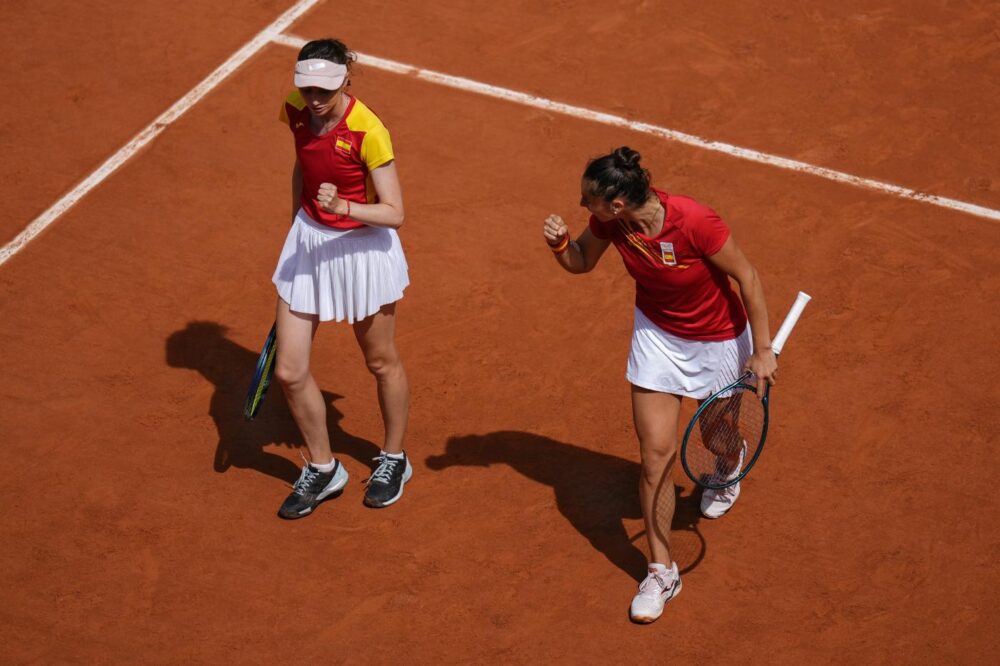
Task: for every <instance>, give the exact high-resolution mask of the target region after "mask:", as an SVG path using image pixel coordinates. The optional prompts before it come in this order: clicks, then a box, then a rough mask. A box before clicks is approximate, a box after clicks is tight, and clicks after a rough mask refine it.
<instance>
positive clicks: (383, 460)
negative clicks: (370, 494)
mask: <svg viewBox="0 0 1000 666" xmlns="http://www.w3.org/2000/svg"><path fill="white" fill-rule="evenodd" d="M372 460H375V461H377V462H378V467H376V468H375V471H374V472H372V475H371V476H369V477H368V480H367V481H366V482H365V483H389V482H391V481H392V473H393V472H395V471H396V465H399V464H402V463H403V461H405V460H406V459H405V458H401V459H399V460H397V459H396V458H390V457H389V456H387V455H386V454H384V453H380V454H379V455H378V456H376V457H374V458H372Z"/></svg>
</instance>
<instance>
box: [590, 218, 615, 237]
mask: <svg viewBox="0 0 1000 666" xmlns="http://www.w3.org/2000/svg"><path fill="white" fill-rule="evenodd" d="M587 224H588V225H589V226H590V233H592V234H594V236H595V237H596V238H600V239H601V240H608V239H609V238H611V235H610V234H609V233H608V231H607V229H606V228H605V226H604V225H603V224H601V222H600V220H598V219H597V218H596V217H595V216H593V215H591V216H590V222H588V223H587Z"/></svg>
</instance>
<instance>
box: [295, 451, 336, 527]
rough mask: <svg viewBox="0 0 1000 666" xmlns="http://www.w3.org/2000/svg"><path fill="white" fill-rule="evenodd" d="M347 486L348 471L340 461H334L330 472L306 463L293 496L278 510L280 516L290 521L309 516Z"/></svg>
mask: <svg viewBox="0 0 1000 666" xmlns="http://www.w3.org/2000/svg"><path fill="white" fill-rule="evenodd" d="M346 485H347V470H346V469H344V466H343V465H341V464H340V461H339V460H334V467H333V470H332V471H330V472H321V471H320V470H319V469H317V468H316V467H313V465H312V463H306V465H305V467H303V468H302V474H300V475H299V480H298V481H296V482H295V485H294V486H292V492H291V494H290V495H289V496H288V497H287V498H286V499H285V501H284V503H283V504H282V505H281V508H280V509H278V515H279V516H281V517H282V518H288V519H294V518H303V517H305V516H308V515H309V514H310V513H312V511H313V509H315V508H316V507H317V506H319V503H320V502H322V501H323V500H325V499H328V498H329V497H331V496H332V495H334V494H335V493H339V492H340V491H341V490H343V489H344V486H346Z"/></svg>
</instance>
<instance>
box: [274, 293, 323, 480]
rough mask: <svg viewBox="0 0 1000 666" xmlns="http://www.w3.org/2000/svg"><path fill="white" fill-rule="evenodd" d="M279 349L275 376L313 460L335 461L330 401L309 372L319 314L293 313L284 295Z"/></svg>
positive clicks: (280, 302)
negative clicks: (328, 421)
mask: <svg viewBox="0 0 1000 666" xmlns="http://www.w3.org/2000/svg"><path fill="white" fill-rule="evenodd" d="M276 319H277V324H278V352H277V362H276V363H275V366H274V377H275V379H277V380H278V383H279V384H281V388H282V389H283V390H284V392H285V398H286V399H287V400H288V407H289V409H291V411H292V417H293V418H294V419H295V424H296V425H298V427H299V430H300V431H301V432H302V439H304V440H305V443H306V447H307V448H308V449H309V456H310V457H311V458H312V462H313V463H315V464H317V465H325V464H327V463H329V462H330V461H332V460H333V453H332V452H331V451H330V434H329V433H328V432H327V429H326V403H324V402H323V393H322V392H321V391H320V390H319V386H317V384H316V380H315V379H313V376H312V373H311V372H310V371H309V356H310V353H311V352H312V341H313V337H314V336H315V335H316V328H317V327H318V326H319V317H317V316H316V315H307V314H302V313H300V312H292V311H291V310H289V308H288V303H285V302H284V301H283V300H281V299H280V298H279V299H278V311H277V317H276Z"/></svg>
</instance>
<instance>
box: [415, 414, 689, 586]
mask: <svg viewBox="0 0 1000 666" xmlns="http://www.w3.org/2000/svg"><path fill="white" fill-rule="evenodd" d="M426 463H427V466H428V467H429V468H430V469H433V470H443V469H447V468H449V467H486V466H489V465H494V464H504V465H509V466H510V467H513V468H514V469H515V470H517V471H518V472H520V473H521V474H523V475H525V476H526V477H528V478H529V479H532V480H534V481H537V482H538V483H542V484H545V485H547V486H551V488H552V490H553V491H554V492H555V502H556V507H557V508H558V509H559V512H560V513H562V515H563V516H565V517H566V519H567V520H568V521H569V522H570V524H571V525H573V527H574V528H576V530H577V531H578V532H579V533H580V534H581V535H583V536H584V537H585V538H586V539H587V540H588V541H589V542H590V544H591V545H592V546H593V547H594V548H595V549H596V550H597V551H599V552H600V553H602V554H603V555H604V556H605V557H606V558H607V559H608V560H609V561H610V562H611V563H612V564H614V565H615V566H617V567H618V568H619V569H621V570H622V571H624V572H625V573H627V574H628V575H630V576H632V577H634V578H635V579H636V581H640V580H642V579H643V578H644V577H645V575H646V556H645V554H644V552H645V543H644V541H643V539H642V537H643V536H644V535H645V532H644V531H643V532H641V533H640V534H639V535H637V536H636V537H632V538H631V539H630V538H629V536H628V533H627V532H626V530H625V525H624V523H623V520H627V519H639V518H642V512H641V510H640V507H639V490H638V487H639V471H640V468H639V464H638V463H636V462H632V461H629V460H624V459H622V458H618V457H616V456H611V455H607V454H605V453H598V452H595V451H590V450H588V449H585V448H581V447H579V446H574V445H572V444H565V443H563V442H558V441H556V440H554V439H550V438H548V437H543V436H541V435H535V434H532V433H527V432H514V431H501V432H494V433H489V434H487V435H469V436H464V437H452V438H450V439H449V440H448V442H447V445H446V449H445V453H444V454H442V455H437V456H430V457H428V458H427V461H426ZM672 486H673V484H672V481H671V484H670V487H672ZM676 490H677V500H676V502H677V510H676V512H675V513H674V519H673V523H672V526H671V538H670V544H671V551H672V552H671V556H672V557H673V558H674V560H675V561H676V562H677V565H678V567H679V568H680V570H681V572H682V573H684V572H688V571H691V570H692V569H694V568H695V567H696V566H697V565H698V563H700V562H701V560H702V559H703V558H704V555H705V540H704V539H703V538H702V536H701V534H700V533H699V531H698V528H697V524H698V520H699V519H700V517H701V513H700V512H699V510H698V500H697V494H696V495H695V497H692V496H691V495H687V496H682V495H681V492H682V490H683V489H681V488H680V487H677V489H676ZM660 495H662V496H663V497H667V495H666V494H664V493H658V496H660ZM657 506H658V507H659V506H665V504H664V503H663V502H657ZM637 543H639V544H641V545H642V550H640V548H639V547H638V546H637V545H636V544H637Z"/></svg>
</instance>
